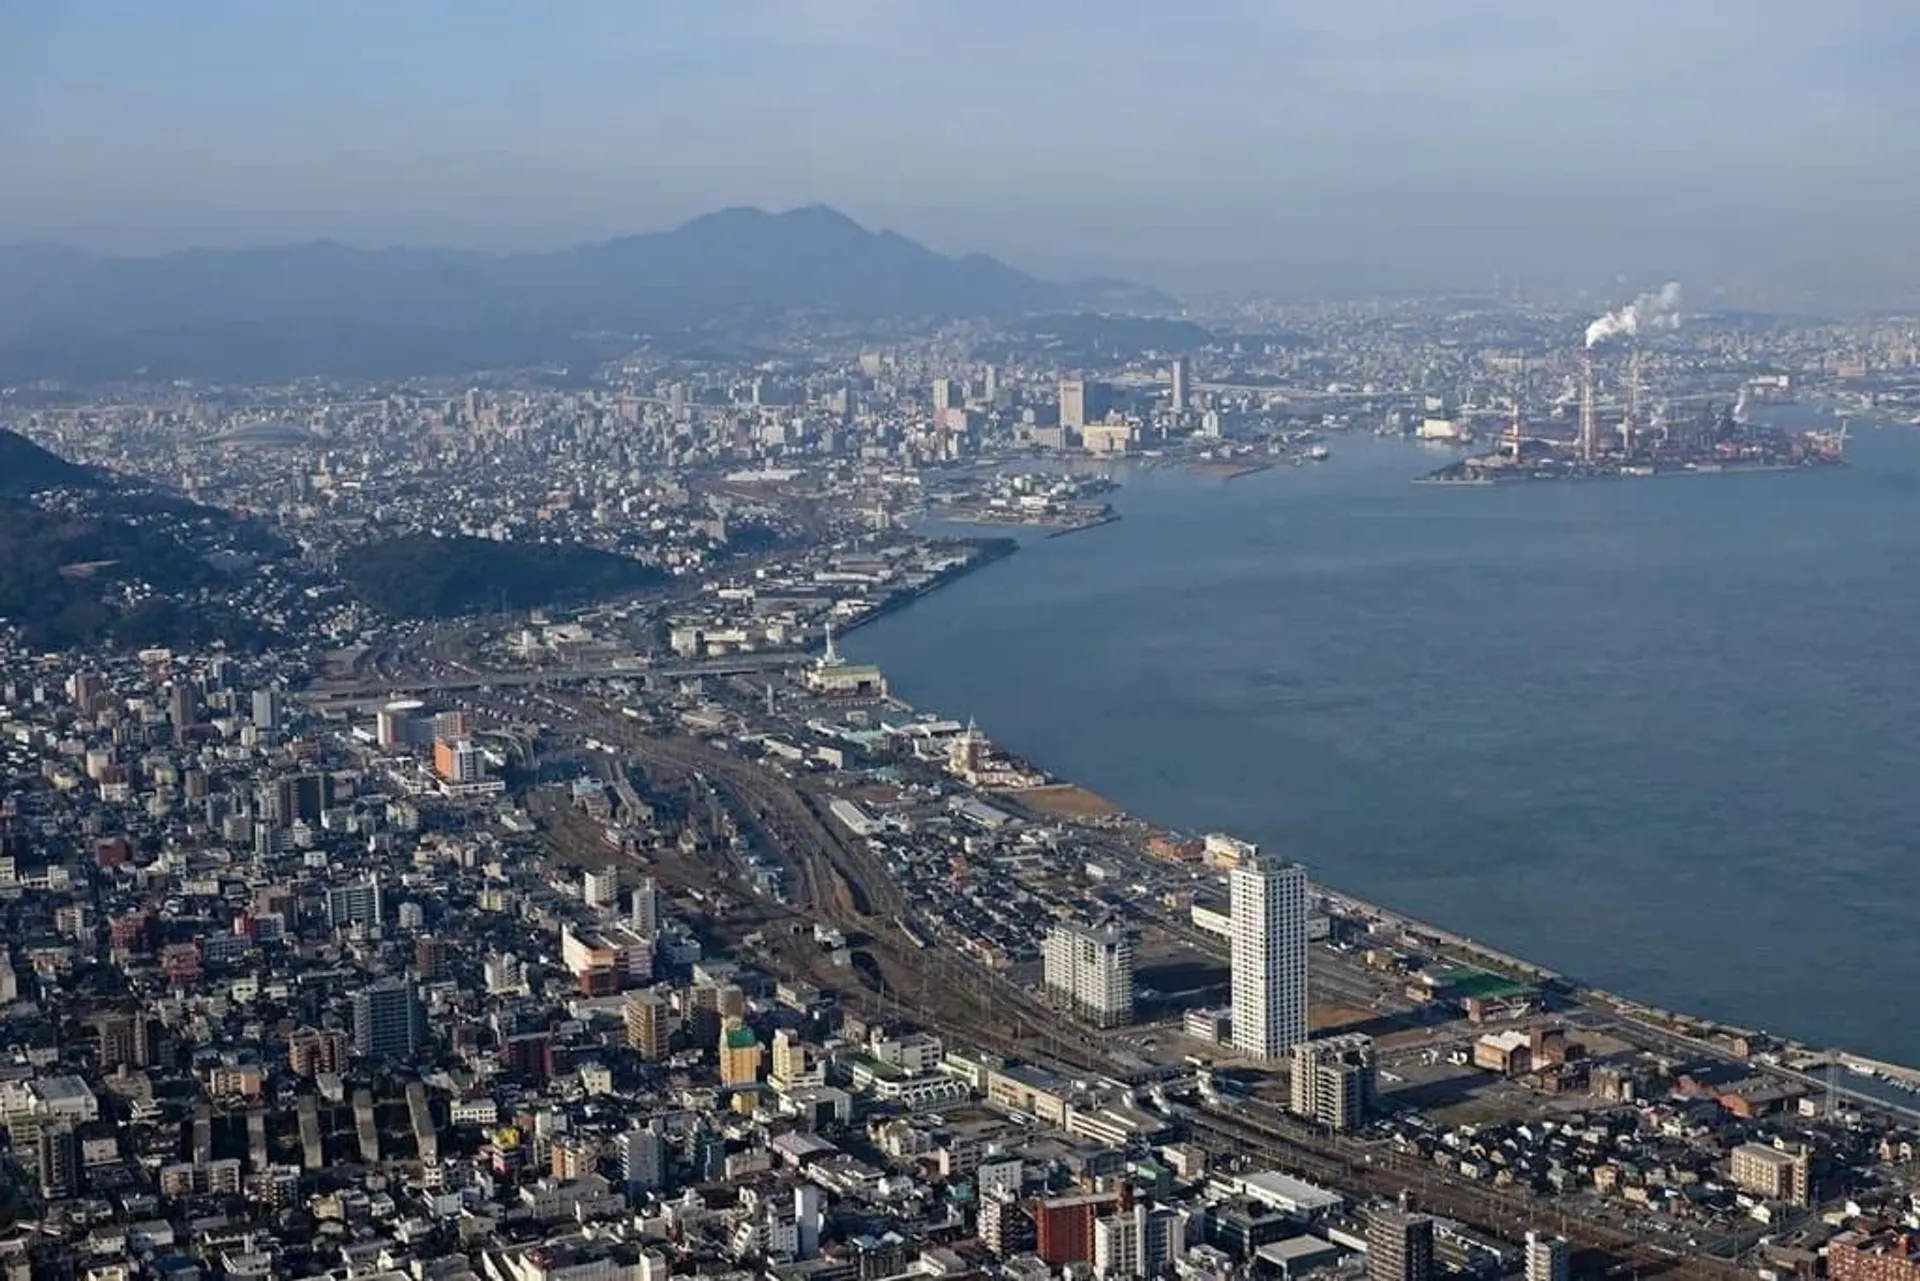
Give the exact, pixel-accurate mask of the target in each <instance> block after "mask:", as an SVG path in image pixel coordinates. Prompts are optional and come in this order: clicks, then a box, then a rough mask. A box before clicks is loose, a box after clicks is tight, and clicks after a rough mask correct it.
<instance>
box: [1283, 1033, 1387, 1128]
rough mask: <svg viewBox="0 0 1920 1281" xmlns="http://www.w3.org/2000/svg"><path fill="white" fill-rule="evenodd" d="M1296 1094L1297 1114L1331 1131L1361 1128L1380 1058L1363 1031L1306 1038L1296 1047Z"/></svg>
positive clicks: (1292, 1103) (1293, 1102)
mask: <svg viewBox="0 0 1920 1281" xmlns="http://www.w3.org/2000/svg"><path fill="white" fill-rule="evenodd" d="M1291 1057H1292V1082H1291V1085H1292V1097H1291V1100H1290V1107H1291V1108H1292V1110H1293V1113H1294V1114H1295V1115H1296V1116H1304V1117H1307V1118H1310V1119H1311V1120H1315V1121H1318V1122H1319V1123H1320V1124H1322V1125H1324V1126H1326V1127H1327V1128H1328V1129H1330V1130H1335V1131H1345V1130H1353V1129H1358V1128H1359V1127H1360V1126H1362V1125H1364V1124H1365V1123H1366V1119H1367V1114H1368V1112H1369V1111H1370V1110H1371V1109H1372V1107H1373V1100H1374V1090H1375V1083H1376V1081H1377V1079H1378V1073H1379V1068H1378V1058H1377V1056H1376V1053H1375V1050H1374V1045H1373V1038H1372V1037H1370V1036H1368V1035H1367V1034H1366V1033H1364V1032H1349V1033H1347V1034H1346V1035H1344V1036H1329V1037H1324V1038H1322V1039H1321V1040H1318V1041H1301V1042H1299V1043H1297V1044H1296V1045H1295V1046H1294V1047H1293V1052H1292V1056H1291Z"/></svg>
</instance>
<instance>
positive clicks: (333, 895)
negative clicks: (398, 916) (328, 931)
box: [327, 876, 386, 930]
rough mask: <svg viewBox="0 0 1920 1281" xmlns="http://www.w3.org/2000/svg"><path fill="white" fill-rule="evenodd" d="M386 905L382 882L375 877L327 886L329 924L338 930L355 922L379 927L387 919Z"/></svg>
mask: <svg viewBox="0 0 1920 1281" xmlns="http://www.w3.org/2000/svg"><path fill="white" fill-rule="evenodd" d="M385 907H386V904H385V902H384V900H383V898H382V896H381V892H380V882H379V880H378V879H377V878H375V877H371V876H370V877H368V878H367V879H366V880H364V881H354V882H352V883H350V884H347V885H330V886H328V887H327V924H328V925H330V926H332V927H333V928H334V929H336V930H339V929H345V928H346V927H347V926H348V925H351V924H353V923H355V922H358V923H359V924H361V925H368V926H373V927H375V928H378V927H379V925H380V923H381V921H382V920H383V919H385Z"/></svg>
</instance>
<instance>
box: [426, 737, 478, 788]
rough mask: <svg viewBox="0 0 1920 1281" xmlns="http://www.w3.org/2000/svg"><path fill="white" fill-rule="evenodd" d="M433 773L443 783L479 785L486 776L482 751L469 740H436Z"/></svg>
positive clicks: (434, 742)
mask: <svg viewBox="0 0 1920 1281" xmlns="http://www.w3.org/2000/svg"><path fill="white" fill-rule="evenodd" d="M433 772H434V773H436V774H438V775H439V776H440V778H441V780H442V781H444V782H448V783H454V784H465V783H478V782H480V781H482V779H483V778H484V777H485V774H486V771H485V769H484V768H483V766H482V765H481V761H480V751H479V749H478V748H476V747H475V746H474V745H473V740H472V739H468V738H456V739H445V738H436V739H435V740H434V741H433Z"/></svg>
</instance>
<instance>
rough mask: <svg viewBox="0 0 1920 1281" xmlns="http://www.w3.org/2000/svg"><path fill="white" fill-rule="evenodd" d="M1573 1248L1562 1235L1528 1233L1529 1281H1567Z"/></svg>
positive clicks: (1571, 1263) (1570, 1271) (1571, 1266)
mask: <svg viewBox="0 0 1920 1281" xmlns="http://www.w3.org/2000/svg"><path fill="white" fill-rule="evenodd" d="M1572 1272H1573V1250H1572V1248H1571V1247H1570V1246H1568V1244H1567V1243H1566V1241H1565V1240H1564V1239H1563V1238H1561V1237H1550V1236H1543V1235H1542V1234H1540V1233H1538V1232H1529V1233H1527V1281H1567V1278H1568V1277H1569V1276H1570V1275H1571V1274H1572Z"/></svg>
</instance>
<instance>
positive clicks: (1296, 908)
mask: <svg viewBox="0 0 1920 1281" xmlns="http://www.w3.org/2000/svg"><path fill="white" fill-rule="evenodd" d="M1227 884H1228V888H1229V890H1230V891H1231V897H1232V917H1233V1045H1234V1048H1235V1049H1237V1050H1239V1051H1240V1052H1241V1053H1242V1054H1245V1055H1248V1056H1249V1057H1251V1058H1256V1059H1262V1060H1266V1061H1269V1062H1270V1061H1272V1060H1274V1059H1277V1058H1280V1057H1281V1056H1282V1055H1284V1054H1286V1053H1287V1051H1288V1050H1289V1049H1291V1048H1292V1047H1293V1046H1294V1045H1296V1044H1298V1043H1299V1042H1301V1041H1304V1040H1306V1039H1307V869H1306V868H1304V867H1302V866H1300V864H1298V863H1287V862H1283V861H1281V860H1279V859H1275V858H1272V857H1270V856H1264V855H1259V856H1255V857H1254V858H1252V859H1251V860H1249V861H1248V862H1246V863H1243V864H1242V865H1240V866H1239V867H1236V868H1234V870H1233V871H1232V872H1231V873H1230V874H1229V876H1228V879H1227Z"/></svg>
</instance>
